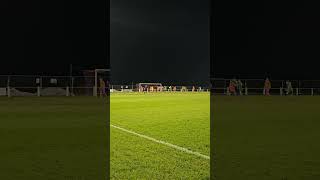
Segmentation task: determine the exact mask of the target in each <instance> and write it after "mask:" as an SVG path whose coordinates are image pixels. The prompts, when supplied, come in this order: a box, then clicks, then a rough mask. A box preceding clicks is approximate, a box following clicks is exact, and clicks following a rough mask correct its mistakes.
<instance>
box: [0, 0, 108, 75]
mask: <svg viewBox="0 0 320 180" xmlns="http://www.w3.org/2000/svg"><path fill="white" fill-rule="evenodd" d="M106 2H107V1H79V0H68V1H64V0H55V1H43V0H28V1H24V0H18V1H11V0H2V1H1V3H0V22H1V36H2V38H1V46H2V48H1V55H0V56H1V57H0V58H1V65H0V74H47V75H48V74H57V75H64V74H69V64H71V63H73V64H74V68H75V70H76V69H80V68H81V69H82V68H83V69H91V68H96V67H99V68H105V67H106V66H107V65H108V63H107V56H106V54H107V49H108V48H107V43H106V42H107V39H106V38H107V33H106V32H107V27H106V10H109V8H106V6H107V5H106Z"/></svg>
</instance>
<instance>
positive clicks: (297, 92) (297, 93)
mask: <svg viewBox="0 0 320 180" xmlns="http://www.w3.org/2000/svg"><path fill="white" fill-rule="evenodd" d="M296 95H297V96H299V88H296Z"/></svg>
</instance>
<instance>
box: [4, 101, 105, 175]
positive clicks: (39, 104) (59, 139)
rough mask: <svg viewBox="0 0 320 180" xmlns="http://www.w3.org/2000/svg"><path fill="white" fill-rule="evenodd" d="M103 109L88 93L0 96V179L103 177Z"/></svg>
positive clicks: (99, 102)
mask: <svg viewBox="0 0 320 180" xmlns="http://www.w3.org/2000/svg"><path fill="white" fill-rule="evenodd" d="M106 112H107V111H106V103H105V102H104V101H103V100H102V99H98V98H92V97H91V98H78V97H77V98H73V97H70V98H66V97H61V98H46V97H40V98H37V97H34V98H33V97H25V98H24V97H21V98H6V97H4V98H0V122H1V125H0V141H1V143H0V161H1V163H0V179H1V180H18V179H21V180H25V179H28V180H29V179H30V180H44V179H45V180H89V179H90V180H91V179H95V180H99V179H101V180H102V179H106V168H107V167H106V166H107V162H106V155H107V154H106V151H107V149H106V148H107V146H106V145H107V144H106V136H107V134H106V116H107V114H106Z"/></svg>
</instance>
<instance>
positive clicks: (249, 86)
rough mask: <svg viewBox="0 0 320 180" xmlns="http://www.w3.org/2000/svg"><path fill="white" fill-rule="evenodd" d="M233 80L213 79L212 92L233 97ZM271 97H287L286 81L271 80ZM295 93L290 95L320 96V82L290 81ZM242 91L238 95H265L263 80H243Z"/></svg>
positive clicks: (238, 91)
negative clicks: (229, 87)
mask: <svg viewBox="0 0 320 180" xmlns="http://www.w3.org/2000/svg"><path fill="white" fill-rule="evenodd" d="M230 80H231V79H222V78H220V79H212V81H211V83H212V86H211V92H212V94H216V95H231V94H230V92H228V86H229V83H230ZM270 81H271V87H272V88H271V89H270V95H287V93H286V80H270ZM289 81H290V82H291V84H292V88H293V92H292V93H290V95H311V96H313V95H320V80H289ZM241 82H242V83H243V88H242V91H241V92H240V90H237V95H239V94H242V95H265V94H264V82H265V80H263V79H241Z"/></svg>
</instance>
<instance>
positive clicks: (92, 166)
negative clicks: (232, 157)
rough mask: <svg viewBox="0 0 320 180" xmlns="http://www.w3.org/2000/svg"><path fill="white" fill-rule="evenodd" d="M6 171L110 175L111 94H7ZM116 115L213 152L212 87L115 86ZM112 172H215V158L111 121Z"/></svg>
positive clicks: (130, 175)
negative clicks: (123, 90) (139, 89)
mask: <svg viewBox="0 0 320 180" xmlns="http://www.w3.org/2000/svg"><path fill="white" fill-rule="evenodd" d="M0 107H1V108H0V121H1V126H0V140H2V143H1V144H0V154H1V163H0V172H1V173H0V179H4V180H17V179H32V180H43V179H48V180H51V179H52V180H58V179H59V180H92V179H94V180H99V179H101V180H104V179H106V169H107V167H106V165H107V162H106V159H107V157H106V156H107V154H106V152H107V149H106V148H107V147H106V138H107V132H106V116H107V114H106V113H107V111H106V102H105V101H103V100H102V99H99V98H93V97H68V98H67V97H60V98H59V97H51V98H49V97H40V98H38V97H19V98H18V97H16V98H6V97H3V98H0ZM111 123H112V124H113V125H116V126H119V127H122V128H126V129H128V130H131V131H134V132H137V133H140V134H142V135H145V136H148V137H152V138H154V139H157V140H161V141H165V142H168V143H171V144H173V145H177V146H181V147H183V148H187V149H189V150H191V151H194V152H199V153H202V154H204V155H207V156H208V155H209V149H210V148H209V134H210V132H209V94H208V93H199V94H198V93H197V94H190V93H184V94H180V93H176V94H122V95H121V94H113V95H112V96H111ZM111 178H112V179H209V160H208V159H205V158H202V157H199V156H196V155H194V154H188V153H186V152H184V151H180V150H178V149H175V148H172V147H170V146H168V145H165V144H159V143H157V142H154V141H150V140H148V139H145V138H142V137H139V136H136V135H133V134H130V133H127V132H125V131H121V130H119V129H116V128H111Z"/></svg>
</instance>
